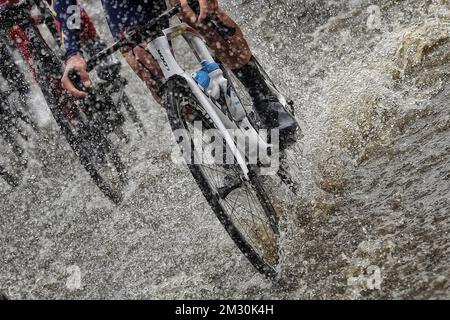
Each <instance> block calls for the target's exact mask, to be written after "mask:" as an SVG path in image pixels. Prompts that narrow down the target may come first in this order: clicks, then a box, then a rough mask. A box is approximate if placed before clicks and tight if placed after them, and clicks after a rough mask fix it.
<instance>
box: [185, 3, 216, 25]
mask: <svg viewBox="0 0 450 320" xmlns="http://www.w3.org/2000/svg"><path fill="white" fill-rule="evenodd" d="M198 2H199V4H200V15H199V16H198V19H197V15H196V14H195V12H194V11H193V10H192V8H191V7H190V6H189V3H188V0H180V4H181V8H182V9H183V15H184V17H185V19H187V22H190V23H195V22H202V21H203V20H205V18H206V16H208V15H212V16H214V15H215V14H216V12H217V9H218V8H219V4H218V2H217V0H198Z"/></svg>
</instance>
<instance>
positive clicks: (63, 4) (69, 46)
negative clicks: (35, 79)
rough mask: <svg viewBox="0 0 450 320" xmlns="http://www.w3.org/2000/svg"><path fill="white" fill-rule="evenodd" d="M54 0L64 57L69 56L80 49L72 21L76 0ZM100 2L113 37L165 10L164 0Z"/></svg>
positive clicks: (77, 35) (77, 30)
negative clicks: (64, 51) (62, 36)
mask: <svg viewBox="0 0 450 320" xmlns="http://www.w3.org/2000/svg"><path fill="white" fill-rule="evenodd" d="M54 2H55V3H54V9H55V11H56V12H57V14H58V20H59V21H60V23H61V26H62V30H63V33H64V47H65V50H66V58H69V57H70V56H72V55H74V54H76V53H78V52H79V51H80V30H79V26H78V28H76V27H77V23H76V22H75V23H74V13H75V12H76V11H75V10H74V8H75V7H73V6H74V5H75V6H76V5H77V0H55V1H54ZM102 4H103V8H104V10H105V13H106V18H107V21H108V25H109V28H110V29H111V33H112V34H113V36H114V37H118V36H119V35H120V34H121V33H122V32H124V31H125V30H127V29H129V28H130V27H133V26H138V25H143V24H145V23H146V22H148V21H150V19H152V18H153V17H155V16H157V15H159V14H160V13H162V12H163V11H164V10H166V2H165V0H122V1H120V0H102ZM78 25H79V24H78ZM74 27H75V28H74Z"/></svg>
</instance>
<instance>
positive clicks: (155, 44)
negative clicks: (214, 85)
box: [147, 23, 272, 180]
mask: <svg viewBox="0 0 450 320" xmlns="http://www.w3.org/2000/svg"><path fill="white" fill-rule="evenodd" d="M179 35H183V37H184V38H185V40H186V41H187V42H188V44H189V45H190V47H191V48H192V49H193V51H194V53H195V54H196V56H197V57H198V59H199V61H203V60H206V61H208V62H213V61H214V59H213V57H212V56H211V54H210V53H209V51H208V48H207V46H206V44H205V42H204V41H203V39H202V37H201V36H200V35H199V34H198V33H197V32H196V31H195V30H194V29H192V28H191V27H189V26H188V25H187V24H184V23H183V24H180V25H177V26H174V27H171V28H168V29H165V30H163V35H162V36H160V37H158V38H156V39H154V40H153V41H151V42H149V44H148V45H147V49H148V50H149V51H150V53H151V54H152V56H153V57H154V58H155V59H156V61H157V62H158V64H159V66H160V68H161V70H162V72H163V74H164V77H165V79H166V80H168V79H170V78H171V77H174V76H181V77H183V78H184V79H185V80H186V82H187V84H188V85H189V87H190V89H191V90H192V92H193V94H194V95H195V97H196V98H197V100H198V101H199V102H200V104H201V105H202V106H203V107H204V108H205V111H206V113H207V114H208V115H209V117H210V118H211V120H212V121H213V122H214V124H215V126H216V128H217V129H218V130H219V131H220V133H221V135H222V136H223V138H224V139H225V141H226V143H227V145H228V147H229V148H230V150H231V152H232V153H233V156H234V157H235V159H236V161H237V163H238V165H239V166H240V168H241V170H242V173H243V178H244V179H245V180H249V179H250V177H249V169H248V166H247V162H246V158H245V150H239V148H238V147H237V146H236V143H235V141H234V137H233V136H232V135H231V134H230V132H229V131H228V130H230V129H231V130H234V132H236V134H237V135H241V136H242V137H243V138H244V140H241V141H245V138H248V139H249V143H250V145H253V146H260V147H261V148H266V150H268V149H269V148H271V147H272V146H271V145H269V144H267V143H266V142H265V141H264V140H263V139H262V138H261V137H260V135H259V134H258V132H257V131H256V130H255V129H254V128H253V126H252V125H251V124H250V121H249V120H248V118H247V117H246V118H244V120H243V121H242V122H241V125H240V126H239V127H238V125H237V124H236V123H235V122H233V121H232V120H230V118H228V116H227V115H225V114H224V113H223V112H222V111H221V110H220V109H219V108H218V107H217V106H216V105H215V104H214V103H213V102H212V101H211V99H210V98H209V97H208V96H207V95H206V94H205V93H204V92H203V91H202V90H201V89H200V87H199V86H198V84H197V82H196V81H195V80H194V79H193V78H192V76H191V75H190V74H189V73H187V72H186V71H185V70H183V68H181V66H180V65H179V64H178V63H177V61H176V59H175V57H174V55H173V54H172V51H171V47H170V44H169V39H170V40H172V39H174V38H175V37H177V36H179ZM238 138H241V137H238ZM256 149H257V148H256ZM256 152H257V151H256Z"/></svg>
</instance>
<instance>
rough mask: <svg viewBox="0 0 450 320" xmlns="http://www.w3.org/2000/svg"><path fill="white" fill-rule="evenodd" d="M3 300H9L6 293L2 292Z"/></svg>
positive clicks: (0, 298)
mask: <svg viewBox="0 0 450 320" xmlns="http://www.w3.org/2000/svg"><path fill="white" fill-rule="evenodd" d="M1 300H9V299H8V297H7V296H6V294H5V293H3V292H1V291H0V301H1Z"/></svg>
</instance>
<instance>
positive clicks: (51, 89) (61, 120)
mask: <svg viewBox="0 0 450 320" xmlns="http://www.w3.org/2000/svg"><path fill="white" fill-rule="evenodd" d="M30 24H31V22H30ZM25 30H27V32H28V34H27V36H28V37H29V39H30V45H29V50H30V52H31V54H32V56H33V61H34V63H35V68H36V70H37V71H38V72H37V75H36V79H35V80H36V81H37V83H38V85H39V87H40V88H41V90H42V93H43V95H44V98H45V100H46V102H47V104H48V106H49V108H50V111H51V113H52V115H53V118H54V119H55V121H56V123H57V124H58V126H59V128H60V130H61V132H62V133H63V134H64V136H65V137H66V140H67V142H68V143H69V145H70V146H71V148H72V149H73V150H74V152H75V154H76V155H77V156H78V158H79V160H80V162H81V164H82V165H83V166H84V168H85V170H86V171H87V172H88V173H89V175H90V176H91V178H92V179H93V180H94V182H95V184H96V185H97V186H98V188H99V189H100V190H101V191H102V192H103V194H104V195H105V196H107V197H108V198H109V199H111V200H112V201H113V202H114V203H116V204H119V203H120V202H121V201H122V199H123V189H124V187H125V186H126V170H125V165H124V164H123V162H122V161H121V159H120V156H119V154H118V153H117V151H116V149H115V148H114V147H113V146H112V145H111V142H110V141H109V140H108V138H107V136H106V134H105V133H104V132H102V131H101V130H100V129H99V128H98V127H97V126H95V124H94V123H92V122H91V121H90V120H89V118H87V119H86V116H85V115H84V116H82V115H83V111H81V110H80V108H79V102H78V101H76V100H75V99H73V98H71V97H68V94H67V93H66V92H65V90H64V89H63V88H62V87H61V83H60V79H61V76H62V71H63V69H64V65H63V63H62V61H61V60H60V59H59V58H58V56H57V54H56V53H54V52H53V51H52V50H51V49H50V48H49V46H48V45H47V43H46V42H45V40H44V39H43V38H42V36H41V35H40V33H39V31H38V29H37V28H36V27H35V26H34V25H32V24H31V27H29V28H26V29H25ZM94 100H98V101H101V99H94ZM63 110H72V111H74V112H75V113H76V116H77V122H78V124H77V125H76V127H73V125H72V124H71V123H70V122H69V120H68V119H67V114H65V113H64V111H63ZM94 151H95V152H94ZM99 156H100V157H102V158H103V159H104V160H106V162H105V163H104V164H105V165H103V166H99V165H98V163H96V158H98V157H99ZM102 169H105V170H110V172H111V174H114V178H115V179H114V183H110V181H108V179H107V178H105V175H104V174H102V171H101V170H102Z"/></svg>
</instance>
